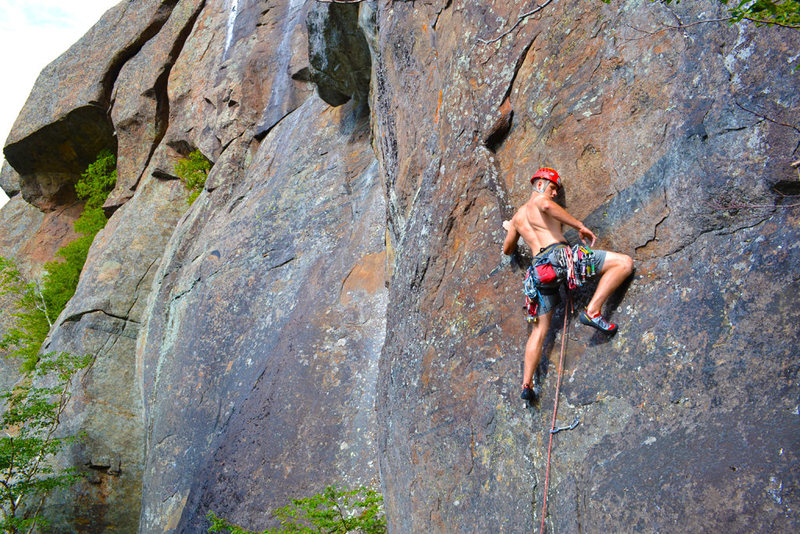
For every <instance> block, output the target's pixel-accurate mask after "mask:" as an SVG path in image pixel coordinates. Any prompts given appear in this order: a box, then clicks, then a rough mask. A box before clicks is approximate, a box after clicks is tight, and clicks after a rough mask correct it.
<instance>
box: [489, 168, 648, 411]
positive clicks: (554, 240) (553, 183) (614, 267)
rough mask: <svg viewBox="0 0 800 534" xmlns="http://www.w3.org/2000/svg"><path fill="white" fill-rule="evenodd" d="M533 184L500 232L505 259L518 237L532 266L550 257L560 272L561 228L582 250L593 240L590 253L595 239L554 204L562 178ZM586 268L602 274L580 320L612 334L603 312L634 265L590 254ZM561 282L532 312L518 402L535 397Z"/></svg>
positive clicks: (546, 173)
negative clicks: (566, 229) (529, 254)
mask: <svg viewBox="0 0 800 534" xmlns="http://www.w3.org/2000/svg"><path fill="white" fill-rule="evenodd" d="M531 184H532V185H533V192H532V193H531V197H530V199H528V201H527V202H526V203H525V204H524V205H523V206H522V207H521V208H519V209H518V210H517V212H516V213H515V214H514V217H512V218H511V220H510V221H503V228H505V229H506V231H507V234H506V239H505V242H504V243H503V254H509V255H510V254H513V253H514V251H515V250H516V248H517V240H518V239H519V237H520V236H522V239H523V240H524V241H525V243H526V244H527V245H528V246H529V247H530V248H531V250H532V251H537V250H538V251H539V252H538V254H536V256H535V257H534V262H536V261H537V260H538V259H543V258H548V257H549V259H550V261H551V262H552V263H553V265H554V267H556V268H557V269H558V268H559V267H561V268H563V267H564V265H563V259H564V252H563V249H566V250H568V251H569V247H568V244H567V241H566V239H564V234H562V232H561V225H562V224H566V225H569V226H571V227H573V228H575V229H576V230H578V235H579V236H580V238H581V241H583V242H584V244H587V243H586V242H587V240H591V242H590V243H588V245H589V246H590V247H591V246H593V245H594V242H595V241H596V239H597V236H595V235H594V233H593V232H592V231H591V230H589V229H588V228H586V226H584V225H583V223H582V222H581V221H579V220H578V219H576V218H575V217H573V216H572V215H570V214H569V213H568V212H567V210H565V209H564V208H562V207H561V206H559V205H558V204H557V203H556V202H555V198H556V196H557V195H558V191H559V188H560V187H561V177H559V175H558V173H557V172H556V171H554V170H553V169H550V168H548V167H543V168H541V169H539V170H538V171H536V174H534V175H533V177H532V178H531ZM586 262H588V263H590V264H591V266H589V265H588V264H587V265H585V266H583V267H584V268H585V272H587V273H588V272H591V273H595V274H600V281H599V282H598V284H597V289H596V290H595V292H594V295H593V296H592V299H591V300H590V301H589V304H588V305H587V306H586V309H585V310H583V311H582V312H581V313H580V316H579V320H580V322H581V323H583V324H585V325H588V326H591V327H594V328H596V329H598V330H600V331H601V332H605V333H606V334H614V333H615V332H616V331H617V326H616V325H615V324H613V323H609V322H608V321H606V320H605V318H603V315H602V314H601V311H602V307H603V304H605V302H606V300H607V299H608V297H609V296H611V294H612V293H613V292H614V290H616V289H617V288H618V287H619V286H620V284H622V282H623V281H624V280H625V279H626V278H628V276H630V274H631V273H632V272H633V260H632V259H631V257H630V256H627V255H625V254H619V253H616V252H608V251H604V250H593V251H592V254H590V255H589V256H588V257H587V258H586ZM576 268H579V267H576ZM561 281H563V280H562V278H561V277H559V281H558V282H557V283H556V284H555V287H554V288H551V290H550V291H547V290H546V289H543V290H542V292H541V293H540V295H539V305H538V309H537V310H536V312H535V313H536V317H537V321H536V323H535V325H534V327H533V331H532V332H531V335H530V337H529V338H528V342H527V344H526V345H525V366H524V370H523V380H522V395H521V396H522V398H523V399H524V400H527V401H529V402H534V401H535V400H536V397H537V393H536V391H535V389H534V388H533V386H534V384H533V375H534V372H535V371H536V368H537V367H538V365H539V360H540V359H541V357H542V346H543V345H544V338H545V335H546V334H547V330H548V329H549V328H550V320H551V319H552V317H553V309H554V308H555V306H556V305H557V304H558V303H559V301H560V297H559V294H558V285H559V283H560V282H561Z"/></svg>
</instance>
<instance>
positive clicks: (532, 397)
mask: <svg viewBox="0 0 800 534" xmlns="http://www.w3.org/2000/svg"><path fill="white" fill-rule="evenodd" d="M538 397H539V396H538V395H537V394H536V391H534V390H533V389H531V387H530V386H529V385H528V384H525V385H524V386H522V394H521V395H520V398H521V399H522V400H526V401H528V402H536V399H537V398H538Z"/></svg>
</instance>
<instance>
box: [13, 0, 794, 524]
mask: <svg viewBox="0 0 800 534" xmlns="http://www.w3.org/2000/svg"><path fill="white" fill-rule="evenodd" d="M717 9H718V3H717V2H682V3H680V4H678V5H671V6H664V5H661V4H652V3H650V2H644V1H626V2H617V3H613V4H612V5H606V4H604V3H602V2H577V1H569V2H558V3H552V2H551V3H548V4H547V5H545V6H544V7H543V8H541V9H539V10H534V9H532V8H531V6H530V5H529V3H525V2H505V3H494V4H481V3H474V2H472V3H470V2H453V1H451V0H439V1H436V0H434V1H429V2H371V1H370V2H359V3H357V5H356V4H351V5H340V4H337V3H328V2H311V1H307V2H303V1H300V0H297V1H290V2H273V1H257V0H171V1H147V2H133V1H129V2H122V3H120V4H119V5H118V6H117V7H115V8H114V9H112V10H111V11H109V12H108V13H107V14H106V15H105V16H104V17H103V18H102V19H101V21H100V22H99V23H98V25H97V26H95V28H93V29H92V30H91V31H90V32H89V34H87V36H86V37H84V38H83V39H82V40H81V41H80V42H79V43H77V44H76V45H75V46H74V47H73V48H71V49H70V50H69V51H68V52H67V53H65V55H64V56H62V57H61V58H59V59H58V60H56V62H54V63H53V64H52V65H51V66H49V67H48V68H47V69H45V71H44V72H43V73H42V76H41V78H40V80H39V82H37V86H36V87H35V88H34V91H33V93H32V95H31V97H30V99H29V101H28V103H27V104H26V106H25V108H23V110H22V113H21V114H20V118H19V119H18V121H17V124H16V125H15V128H14V130H13V131H12V133H11V135H10V137H9V140H8V141H7V142H6V146H5V149H4V151H5V154H6V156H7V158H8V161H9V163H10V165H11V166H12V167H13V168H11V167H9V168H6V169H4V171H3V173H2V187H3V188H5V189H6V190H9V189H10V190H12V191H16V190H21V192H22V194H19V195H16V196H13V198H12V200H11V201H10V202H9V204H8V205H7V206H6V207H4V208H3V210H2V211H0V220H2V222H3V224H2V226H1V227H0V228H2V230H0V232H1V233H0V252H2V253H3V254H4V255H12V256H15V257H17V258H18V261H20V262H21V263H22V264H23V266H25V269H27V271H26V273H30V275H31V276H34V275H35V274H36V272H38V271H37V269H39V270H40V269H41V265H42V263H43V262H44V261H47V260H49V259H51V258H52V254H53V253H54V251H55V250H56V249H57V247H58V246H59V245H60V244H63V243H64V242H66V240H68V239H70V238H71V237H72V234H71V233H70V232H71V222H72V221H73V220H74V218H75V217H77V215H78V214H79V212H80V208H81V206H80V204H78V203H75V200H74V192H73V190H72V184H73V183H74V181H75V180H76V179H77V177H78V176H79V174H80V172H81V171H82V170H83V168H85V165H86V163H88V162H89V161H92V160H93V159H94V157H95V156H96V152H97V150H99V149H100V148H108V147H111V148H115V149H116V151H117V154H118V172H119V179H118V184H117V188H116V189H115V190H114V192H113V193H112V195H111V196H110V197H109V201H108V202H107V204H106V209H107V212H108V213H109V214H111V217H110V220H109V223H108V226H107V227H106V228H105V229H104V230H103V231H102V232H101V233H100V234H98V236H97V238H96V239H95V242H94V244H93V246H92V249H91V251H90V254H89V259H88V261H87V263H86V266H85V268H84V271H83V273H82V275H81V280H80V283H79V286H78V289H77V292H76V294H75V297H74V298H73V299H72V300H71V301H70V303H69V304H68V306H67V309H66V310H65V311H64V313H63V314H62V315H61V317H59V319H58V322H57V324H56V326H55V327H54V329H53V331H52V332H51V334H50V337H49V339H48V342H47V347H46V348H47V350H65V351H70V352H74V353H84V352H90V353H92V354H94V355H95V362H94V364H93V365H92V367H91V369H90V370H89V371H88V372H87V373H86V375H85V376H84V377H82V380H81V381H80V383H79V384H78V385H76V387H75V390H74V391H73V397H72V399H73V402H72V403H71V404H70V407H69V411H68V413H66V414H65V417H64V423H63V430H64V431H65V432H76V431H81V432H84V433H85V434H86V439H85V440H84V442H83V443H81V444H79V445H77V446H75V447H73V448H72V449H71V450H70V451H68V453H67V454H65V455H63V456H62V457H60V458H59V459H58V461H59V462H60V463H61V465H75V466H78V467H81V468H82V469H84V471H85V472H86V473H87V474H88V475H89V476H88V477H87V478H86V479H85V480H84V481H82V482H81V483H79V484H78V485H76V486H75V487H74V488H72V489H70V490H69V491H66V492H62V493H58V494H53V495H52V496H51V498H50V499H49V500H48V502H47V504H46V507H45V510H44V513H45V515H46V516H47V517H48V519H50V521H51V522H52V524H53V525H54V528H55V530H56V531H63V532H73V531H75V532H108V531H111V530H113V531H116V532H141V533H154V532H175V533H178V532H180V533H195V532H203V531H205V530H206V529H207V527H208V525H207V522H206V520H205V514H206V513H207V512H208V511H209V510H213V511H215V512H216V513H217V514H219V515H220V516H223V517H226V518H228V519H230V520H232V521H234V522H236V523H240V524H243V525H245V526H247V527H248V528H250V529H263V528H266V527H268V526H271V525H273V524H274V523H273V522H274V520H273V519H271V518H270V516H269V513H268V511H269V510H270V509H272V508H275V507H277V506H281V505H283V504H285V503H286V502H287V501H288V499H290V498H293V497H301V496H308V495H311V494H314V493H316V492H319V491H320V490H322V489H323V488H324V486H325V485H327V484H331V483H336V484H340V485H341V484H345V485H349V486H357V485H361V484H368V485H373V486H379V487H380V488H381V489H382V492H383V495H384V498H385V507H386V511H387V518H388V524H389V530H390V531H391V532H403V533H405V532H530V531H533V530H534V529H538V525H539V523H540V521H541V520H542V517H541V514H542V501H543V485H544V478H545V470H546V457H547V441H548V439H549V434H548V431H549V428H550V424H551V418H552V409H553V400H554V394H555V384H556V379H557V374H558V371H557V364H558V362H557V360H558V354H559V347H560V343H561V337H562V335H561V333H560V331H559V328H558V327H557V326H554V327H553V331H552V332H551V333H550V335H549V337H548V341H547V342H546V345H545V358H544V363H543V364H542V366H541V369H540V370H541V373H542V383H543V399H542V400H541V402H540V403H539V404H538V405H536V406H534V407H526V406H525V405H524V403H523V401H521V400H519V384H520V377H521V367H522V353H523V349H524V344H525V340H526V338H527V335H528V333H529V331H530V326H529V325H527V323H526V322H525V318H524V314H523V310H522V304H523V299H522V298H521V297H522V294H521V281H522V276H523V274H524V269H525V267H526V264H527V262H528V261H529V258H530V251H529V250H527V249H526V248H525V247H523V248H522V249H521V251H520V252H519V253H518V254H516V255H515V256H513V257H505V256H503V255H502V254H501V252H500V248H501V244H502V241H503V238H504V231H503V230H502V226H501V223H502V221H503V220H504V219H507V218H509V217H510V216H511V214H512V213H513V210H514V208H515V207H516V206H518V205H520V204H522V203H523V202H524V201H525V200H526V199H527V198H528V196H529V195H530V185H529V177H530V175H531V174H532V173H533V172H534V171H535V170H536V169H537V168H538V167H540V166H543V165H548V166H552V167H555V168H557V169H558V170H559V172H560V173H561V175H562V176H563V177H564V180H565V184H566V187H565V189H564V194H563V195H562V197H561V198H560V201H561V202H562V203H563V204H564V205H565V206H566V207H567V209H568V210H569V211H570V212H571V213H573V214H574V215H575V216H576V217H578V218H579V219H581V220H583V221H584V222H585V223H586V224H587V225H588V226H589V227H590V228H592V229H593V230H594V231H595V232H596V233H597V234H598V236H599V237H600V242H599V243H598V244H597V245H598V248H604V249H610V250H616V251H621V252H624V253H626V254H629V255H631V256H632V257H633V258H634V260H635V262H636V273H635V275H634V276H633V277H632V279H631V280H629V281H628V283H627V284H625V286H624V287H623V288H622V290H621V291H620V292H619V293H618V294H617V295H615V296H614V297H612V299H611V301H610V302H609V303H608V305H607V307H606V313H607V315H610V316H611V319H612V320H614V321H615V322H618V323H620V325H621V329H620V332H619V333H618V335H617V336H615V337H613V338H611V339H607V338H605V337H604V336H602V335H600V334H596V333H594V332H593V331H587V329H586V328H585V327H583V326H581V325H580V324H578V323H577V321H575V320H574V317H573V316H570V317H568V321H567V324H568V325H569V333H568V336H567V340H566V341H567V345H566V361H565V369H564V375H563V381H562V384H561V398H560V405H559V411H558V417H557V426H565V425H569V424H570V423H572V422H573V421H575V420H578V421H579V424H578V426H577V427H575V429H573V430H570V431H564V432H560V433H558V434H557V435H556V436H555V437H554V447H553V458H552V463H551V468H550V486H549V492H548V509H547V515H546V517H545V523H546V525H547V528H548V531H551V532H581V531H585V532H606V531H608V532H622V531H648V532H649V531H658V532H661V531H672V530H676V529H682V530H688V531H698V532H699V531H723V530H725V531H731V532H743V531H745V530H747V531H752V530H756V531H768V530H769V531H777V532H790V531H795V530H797V528H798V526H800V519H798V515H797V509H798V507H800V498H798V495H800V487H799V486H800V476H798V473H800V469H798V451H800V440H798V436H800V415H798V413H800V412H799V410H800V409H799V408H798V402H800V401H799V400H798V399H800V385H798V365H797V362H796V361H795V360H796V349H795V346H796V342H797V338H798V336H797V327H796V325H797V324H798V319H800V317H798V311H797V310H800V302H798V299H799V298H800V297H798V293H797V287H798V282H800V280H798V277H797V275H796V272H795V271H796V268H795V267H796V265H798V263H799V262H800V257H799V256H800V247H798V245H797V241H798V239H797V237H798V235H800V228H798V225H799V224H800V221H799V220H798V209H797V208H796V207H794V206H793V204H795V203H796V202H794V201H793V200H792V199H791V198H787V195H795V194H798V193H800V187H798V185H797V183H798V181H797V174H796V171H795V170H793V169H792V168H791V166H790V164H791V163H792V162H793V161H795V160H797V158H798V152H797V150H798V148H797V147H798V142H799V141H800V133H798V129H797V127H796V124H797V116H798V113H800V96H798V94H799V93H798V91H797V90H796V87H797V83H796V80H795V78H796V74H793V73H792V71H791V68H792V66H791V61H796V57H795V56H796V50H797V49H798V48H799V47H800V34H799V33H798V32H796V31H794V30H790V29H786V28H771V29H770V28H756V27H754V26H752V25H749V24H745V25H733V26H731V25H727V24H718V23H703V24H695V22H697V21H698V20H701V19H709V18H719V17H720V16H721V15H722V13H719V12H717V11H716V10H717ZM533 11H535V12H533ZM681 26H682V27H681ZM792 58H795V59H792ZM54 147H56V148H54ZM195 149H199V150H200V151H201V152H202V153H203V154H204V155H205V156H206V157H208V158H209V160H211V161H212V162H213V164H214V166H213V169H212V171H211V173H210V174H209V176H208V179H207V181H206V184H205V190H204V191H203V193H202V194H201V195H200V196H199V197H198V199H197V200H196V201H195V202H194V204H192V205H191V207H190V206H188V204H187V203H186V202H185V196H186V193H185V191H184V189H183V186H182V184H181V183H180V182H179V181H178V180H177V176H175V171H174V165H175V163H176V161H178V159H179V158H181V157H185V156H186V155H187V154H188V153H189V152H191V151H193V150H195ZM16 182H19V183H20V185H19V186H16ZM23 197H24V198H23ZM31 203H32V204H34V205H35V206H36V207H33V206H32V205H31ZM37 207H38V209H37ZM41 210H43V211H44V212H45V213H43V212H42V211H41ZM567 236H568V237H569V238H570V239H572V240H575V239H576V236H575V235H574V232H572V233H568V234H567ZM592 289H593V284H591V283H590V284H589V285H588V286H587V287H585V288H583V289H581V290H579V291H577V292H575V293H574V294H573V295H572V297H573V299H574V302H575V307H576V308H578V307H580V306H583V305H585V304H586V302H587V301H588V299H589V297H590V295H591V291H592ZM563 320H564V314H563V311H562V310H559V311H557V312H556V316H555V318H554V320H553V324H554V325H560V324H562V321H563ZM0 326H1V325H0ZM3 376H4V377H7V376H10V375H6V373H5V372H4V375H3ZM12 378H13V377H12ZM10 380H11V379H8V380H7V382H8V384H10V383H11V382H10ZM8 384H7V383H5V382H4V383H3V384H0V385H3V386H6V387H7V385H8Z"/></svg>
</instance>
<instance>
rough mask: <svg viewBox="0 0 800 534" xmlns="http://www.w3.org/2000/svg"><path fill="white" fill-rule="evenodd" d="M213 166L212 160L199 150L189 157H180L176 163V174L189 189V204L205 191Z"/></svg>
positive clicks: (187, 200)
mask: <svg viewBox="0 0 800 534" xmlns="http://www.w3.org/2000/svg"><path fill="white" fill-rule="evenodd" d="M211 167H212V165H211V162H210V161H209V160H208V158H206V157H205V156H204V155H203V153H202V152H200V151H199V150H195V151H193V152H191V153H190V154H189V156H188V157H186V158H181V159H179V160H178V162H177V163H176V164H175V174H177V175H178V178H180V179H181V182H183V185H184V186H186V189H187V190H188V191H189V197H188V198H187V199H186V202H188V203H189V204H192V202H194V201H195V199H197V197H198V196H199V195H200V193H201V192H202V191H203V187H205V185H206V178H207V177H208V173H209V171H210V170H211Z"/></svg>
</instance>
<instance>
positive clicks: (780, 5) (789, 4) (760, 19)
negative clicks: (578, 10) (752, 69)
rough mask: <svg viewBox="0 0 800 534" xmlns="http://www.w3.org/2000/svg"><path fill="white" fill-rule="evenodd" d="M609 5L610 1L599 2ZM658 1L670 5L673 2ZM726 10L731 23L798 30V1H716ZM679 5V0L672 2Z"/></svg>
mask: <svg viewBox="0 0 800 534" xmlns="http://www.w3.org/2000/svg"><path fill="white" fill-rule="evenodd" d="M601 1H602V2H605V3H606V4H610V3H611V0H601ZM650 1H651V2H656V1H660V2H661V3H663V4H671V3H672V2H673V0H650ZM717 1H718V2H719V3H720V4H722V5H724V6H725V7H726V8H727V10H728V16H729V19H728V20H729V21H730V22H731V23H736V22H741V21H743V20H749V21H751V22H755V23H756V24H768V25H776V26H784V27H787V28H794V29H800V0H717ZM674 2H675V3H676V4H677V3H680V0H674Z"/></svg>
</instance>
